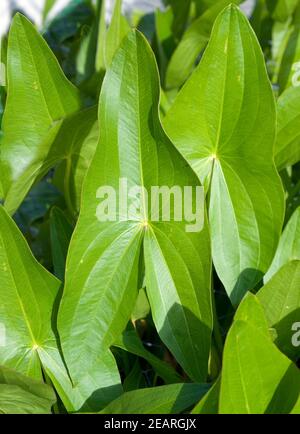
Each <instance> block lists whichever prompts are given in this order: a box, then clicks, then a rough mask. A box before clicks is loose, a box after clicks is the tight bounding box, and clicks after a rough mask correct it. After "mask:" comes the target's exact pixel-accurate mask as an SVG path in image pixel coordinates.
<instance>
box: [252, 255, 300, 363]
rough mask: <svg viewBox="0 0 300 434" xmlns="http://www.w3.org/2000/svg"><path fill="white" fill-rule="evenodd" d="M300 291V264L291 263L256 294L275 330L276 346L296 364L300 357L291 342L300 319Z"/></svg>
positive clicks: (299, 262) (298, 262)
mask: <svg viewBox="0 0 300 434" xmlns="http://www.w3.org/2000/svg"><path fill="white" fill-rule="evenodd" d="M299 287H300V261H291V262H288V263H287V264H286V265H284V266H283V267H282V268H280V269H279V271H277V272H276V274H274V275H273V276H272V277H271V279H270V280H269V281H268V283H267V284H266V285H265V286H264V287H263V288H261V289H260V290H259V292H258V293H257V297H258V299H259V301H260V302H261V304H262V306H263V307H264V310H265V315H266V318H267V320H268V324H269V327H272V329H275V330H276V339H275V343H276V345H277V346H278V347H279V349H280V350H281V351H282V352H283V353H284V354H286V355H287V356H288V357H290V358H291V359H293V360H295V361H297V359H298V358H299V353H300V351H299V347H297V346H295V345H294V343H293V339H292V337H293V334H295V332H296V331H297V330H296V329H295V330H294V327H295V324H296V323H297V322H299V319H300V291H299ZM293 330H294V331H293Z"/></svg>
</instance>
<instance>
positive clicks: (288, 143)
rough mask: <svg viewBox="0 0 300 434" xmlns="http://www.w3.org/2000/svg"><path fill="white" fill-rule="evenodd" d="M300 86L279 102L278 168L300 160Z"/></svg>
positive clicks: (287, 93)
mask: <svg viewBox="0 0 300 434" xmlns="http://www.w3.org/2000/svg"><path fill="white" fill-rule="evenodd" d="M299 124H300V87H291V88H289V89H287V90H286V91H285V92H283V94H282V95H281V96H280V97H279V99H278V102H277V138H276V143H275V163H276V166H277V168H278V170H279V171H280V170H282V169H284V168H286V167H288V166H292V165H293V164H296V163H298V161H300V131H299Z"/></svg>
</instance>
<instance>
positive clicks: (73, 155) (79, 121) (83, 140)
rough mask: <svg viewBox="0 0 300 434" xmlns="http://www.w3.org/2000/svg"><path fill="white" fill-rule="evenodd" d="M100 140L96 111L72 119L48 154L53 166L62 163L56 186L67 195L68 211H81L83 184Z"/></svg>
mask: <svg viewBox="0 0 300 434" xmlns="http://www.w3.org/2000/svg"><path fill="white" fill-rule="evenodd" d="M98 137H99V127H98V122H97V110H96V107H91V108H88V109H85V110H82V111H80V112H78V113H75V114H74V115H72V116H69V117H68V118H67V119H66V120H65V121H64V123H63V125H62V127H61V129H60V131H59V132H58V134H57V136H56V138H55V140H54V142H53V144H52V147H51V152H50V153H49V157H48V158H49V160H50V161H52V162H53V164H57V163H60V164H59V166H58V167H57V169H56V173H55V176H54V184H56V185H57V186H58V188H59V189H60V190H61V191H62V192H63V193H64V196H65V200H66V204H67V206H68V210H69V211H70V213H71V215H72V216H76V215H77V213H78V212H79V209H80V202H81V191H82V184H83V180H84V178H85V175H86V172H87V170H88V168H89V166H90V163H91V160H92V158H93V156H94V153H95V149H96V147H97V143H98Z"/></svg>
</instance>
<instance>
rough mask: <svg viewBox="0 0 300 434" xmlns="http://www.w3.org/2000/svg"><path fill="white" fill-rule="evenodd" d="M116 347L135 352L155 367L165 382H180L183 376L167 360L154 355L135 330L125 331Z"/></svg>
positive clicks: (116, 342) (117, 341)
mask: <svg viewBox="0 0 300 434" xmlns="http://www.w3.org/2000/svg"><path fill="white" fill-rule="evenodd" d="M114 345H115V346H116V347H119V348H122V349H123V350H125V351H128V352H129V353H131V354H135V355H136V356H138V357H142V358H143V359H145V360H147V362H148V363H149V364H150V365H151V366H152V367H153V369H154V370H155V371H156V373H157V375H158V376H159V377H160V378H162V379H163V380H164V381H165V383H167V384H171V383H180V381H182V378H181V376H180V375H179V374H177V372H176V371H174V369H173V368H172V367H171V366H169V365H168V364H167V363H166V362H163V361H161V360H160V359H159V358H158V357H156V356H154V355H153V354H152V353H150V351H147V350H146V349H145V348H144V346H143V344H142V342H141V340H140V339H139V337H138V335H137V334H136V332H135V331H134V330H132V331H125V332H124V333H123V334H122V336H121V337H120V338H119V339H117V340H116V341H115V343H114Z"/></svg>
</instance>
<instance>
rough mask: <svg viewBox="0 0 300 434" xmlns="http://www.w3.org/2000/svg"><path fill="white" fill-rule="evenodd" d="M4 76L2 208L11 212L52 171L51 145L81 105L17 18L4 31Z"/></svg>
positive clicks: (52, 59)
mask: <svg viewBox="0 0 300 434" xmlns="http://www.w3.org/2000/svg"><path fill="white" fill-rule="evenodd" d="M7 77H8V90H7V92H8V94H7V102H6V107H5V113H4V116H3V124H2V128H3V138H2V140H1V145H0V150H1V183H2V190H3V194H4V196H5V206H6V208H7V209H8V211H9V212H14V211H15V210H16V209H17V208H18V206H19V205H20V203H21V202H22V200H23V199H24V197H25V195H26V194H27V192H28V190H29V189H30V187H31V185H32V184H33V182H34V181H35V180H36V179H37V178H38V177H39V176H41V175H42V174H43V173H45V172H46V171H47V169H49V168H50V167H51V164H50V162H49V161H48V160H47V156H48V152H49V150H50V147H51V144H52V142H53V140H54V138H55V136H56V134H57V132H58V131H59V128H60V126H61V124H62V122H63V119H64V118H65V117H66V116H67V115H69V114H71V113H73V112H75V111H77V110H78V109H79V107H80V101H79V94H78V92H77V90H76V89H75V88H74V86H73V85H72V84H71V83H70V82H68V81H67V79H66V78H65V76H64V75H63V72H62V70H61V68H60V66H59V64H58V62H57V60H56V58H55V57H54V55H53V53H52V52H51V51H50V49H49V47H48V46H47V44H46V43H45V41H44V40H43V38H42V37H41V36H40V35H39V34H38V32H37V31H36V30H35V29H34V27H33V25H32V24H31V23H30V22H29V21H28V20H27V19H26V18H25V17H23V16H22V15H19V14H17V15H16V16H15V17H14V20H13V23H12V25H11V29H10V33H9V42H8V55H7ZM49 166H50V167H49Z"/></svg>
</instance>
